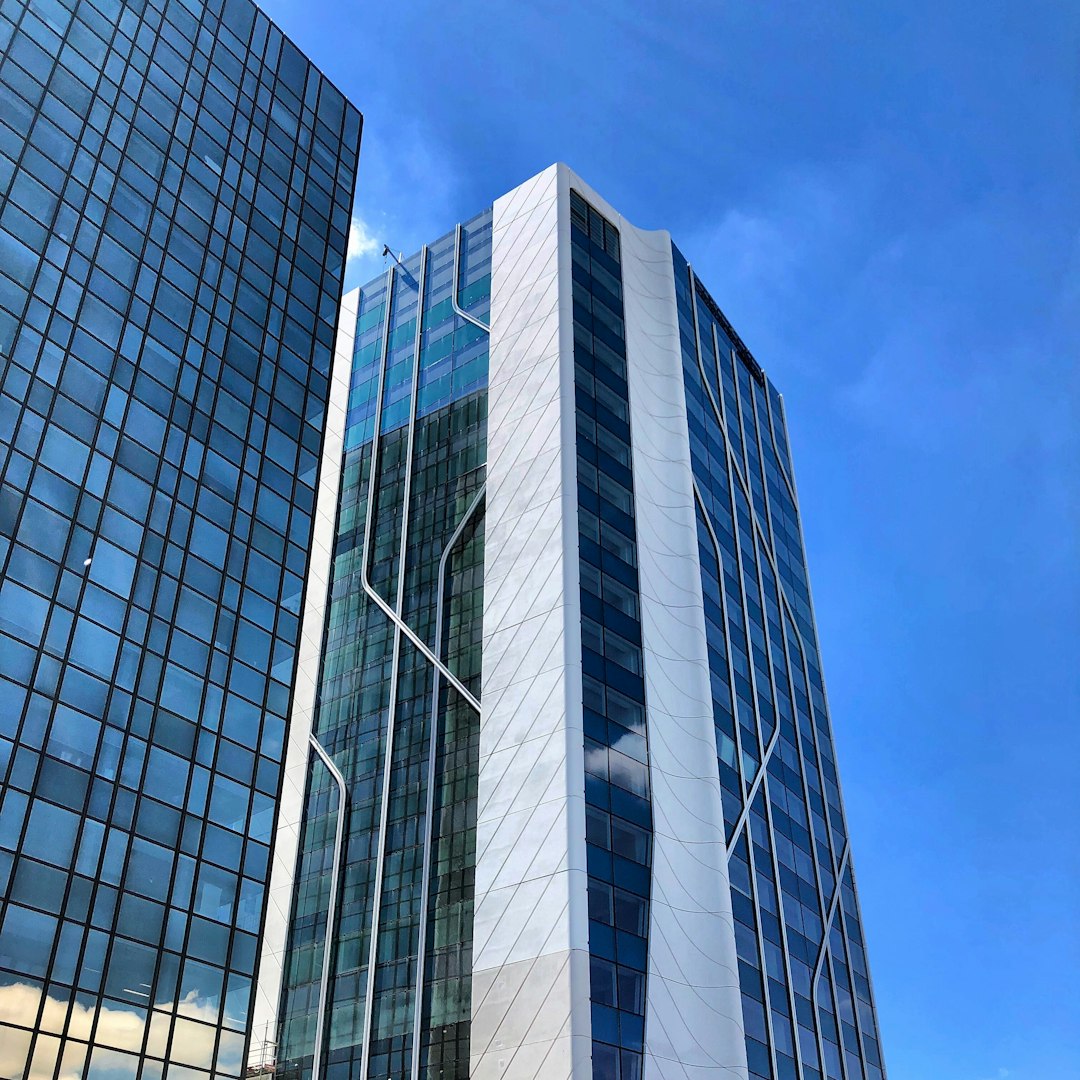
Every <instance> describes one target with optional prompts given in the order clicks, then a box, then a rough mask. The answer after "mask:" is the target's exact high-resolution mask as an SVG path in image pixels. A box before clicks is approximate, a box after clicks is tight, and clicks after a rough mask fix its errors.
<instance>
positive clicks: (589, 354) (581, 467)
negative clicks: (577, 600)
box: [570, 191, 652, 1080]
mask: <svg viewBox="0 0 1080 1080" xmlns="http://www.w3.org/2000/svg"><path fill="white" fill-rule="evenodd" d="M570 250H571V257H572V263H573V271H572V277H573V315H574V387H575V397H576V407H577V479H578V534H579V535H578V554H579V566H580V574H581V664H582V696H583V723H584V731H585V820H586V847H587V859H588V889H589V973H590V996H591V1000H592V1040H593V1077H594V1080H641V1074H642V1054H643V1051H644V1040H645V973H646V971H647V970H648V964H647V959H646V958H647V956H648V945H649V942H648V927H649V892H650V880H651V865H652V863H651V848H652V808H651V804H650V800H649V765H648V761H649V753H648V752H649V747H648V739H647V734H648V733H647V730H646V723H645V679H644V675H643V663H642V653H641V615H640V607H641V599H640V596H639V592H638V573H637V537H636V532H635V528H634V478H633V473H632V468H631V452H630V400H629V389H628V386H627V381H626V377H627V372H626V341H625V336H624V324H623V301H622V279H621V266H620V263H621V259H620V250H619V233H618V231H617V230H616V229H615V228H614V226H612V224H611V223H610V222H609V221H607V220H606V219H605V218H604V217H603V216H602V215H600V214H599V213H598V212H597V211H596V210H595V209H594V208H593V207H591V206H589V205H588V204H587V203H586V202H585V200H584V199H582V198H581V196H580V195H579V194H578V193H577V192H576V191H571V192H570Z"/></svg>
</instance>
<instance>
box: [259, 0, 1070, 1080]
mask: <svg viewBox="0 0 1080 1080" xmlns="http://www.w3.org/2000/svg"><path fill="white" fill-rule="evenodd" d="M264 6H265V8H266V10H267V11H268V13H269V14H270V15H271V16H272V17H274V18H275V19H276V20H277V21H278V22H279V23H280V24H281V25H282V26H283V28H284V29H285V30H286V31H288V32H289V33H290V34H291V35H292V36H293V37H294V38H295V39H296V40H297V42H298V43H299V44H300V45H301V46H302V47H303V48H305V49H306V50H307V51H308V52H309V54H311V55H312V56H313V57H315V58H316V59H317V61H318V62H319V63H320V66H321V67H323V68H324V70H325V71H326V72H327V73H328V74H329V75H330V76H331V77H332V78H333V79H334V80H335V81H336V82H337V83H338V84H339V85H340V86H341V87H342V88H343V89H344V90H345V91H346V92H347V93H348V94H349V95H350V96H351V97H352V98H353V100H354V101H356V102H357V104H358V105H359V106H360V108H361V109H362V110H363V111H364V113H365V118H366V122H365V132H364V146H363V151H362V153H361V167H360V191H359V203H358V213H359V215H360V218H361V221H362V223H363V228H362V229H360V228H358V230H357V234H356V241H357V242H356V250H357V251H358V252H362V251H363V250H364V248H365V244H364V243H363V242H362V241H363V238H364V237H365V236H368V237H370V238H371V241H372V245H371V246H374V245H375V244H376V243H377V248H376V249H375V250H374V251H372V252H370V253H368V254H366V255H361V256H360V257H359V258H357V259H356V260H355V261H354V263H353V265H352V267H351V270H350V284H359V282H360V280H362V279H366V277H368V276H370V274H371V273H372V272H377V271H379V270H380V269H381V268H382V265H383V264H382V260H381V259H380V258H379V257H378V252H379V251H381V248H382V244H383V242H387V243H389V244H390V245H391V246H392V247H393V248H394V249H395V250H403V251H411V250H414V249H416V248H417V247H419V245H420V244H421V243H423V242H424V241H427V240H430V239H433V238H434V237H435V236H437V235H439V234H441V233H443V232H445V231H446V230H447V229H449V228H450V227H451V226H452V225H453V224H454V222H456V221H458V220H459V219H462V218H465V217H468V216H471V215H472V214H474V213H476V212H477V211H478V210H479V209H481V208H482V207H484V206H486V205H489V204H490V203H491V201H492V199H493V198H494V197H496V196H498V195H499V194H501V193H503V192H504V191H506V190H508V189H509V188H511V187H514V186H515V185H517V184H518V183H519V182H521V181H522V180H524V179H525V178H527V177H528V176H531V175H532V174H533V173H536V172H538V171H540V170H541V169H542V168H544V167H545V166H547V165H548V164H550V163H551V162H552V161H555V160H563V161H566V162H568V163H569V164H570V165H572V166H573V167H574V168H575V169H576V170H577V171H578V172H579V173H581V175H582V176H583V177H584V178H585V179H587V180H588V181H589V182H590V183H591V184H592V185H593V186H594V187H595V188H596V189H597V190H598V191H600V192H601V193H602V194H603V195H604V196H605V198H607V199H608V200H609V201H610V202H611V203H612V204H613V205H614V206H616V207H618V208H619V209H620V210H621V211H622V212H623V213H624V214H625V215H626V216H627V217H628V218H630V220H632V221H634V222H635V223H636V224H638V225H640V226H642V227H646V228H660V227H664V228H668V229H670V230H671V232H672V234H673V236H674V237H675V239H676V241H677V243H678V244H679V246H680V248H681V249H682V250H683V252H684V253H685V254H686V255H687V257H688V258H689V259H690V260H691V261H692V262H693V263H694V265H695V268H696V270H697V271H698V273H699V274H700V276H701V277H702V279H703V280H704V281H705V282H706V283H707V285H708V286H709V288H710V291H711V292H712V293H713V295H714V296H715V297H716V299H717V301H718V302H719V303H720V304H721V306H722V307H723V308H724V310H725V312H726V313H727V315H728V316H729V318H730V319H731V320H732V322H733V323H734V324H735V326H736V327H737V328H738V329H739V331H740V333H741V334H742V336H743V338H744V339H745V341H746V342H747V343H748V345H749V346H750V348H751V349H752V350H753V351H754V353H755V355H756V356H757V358H758V359H759V361H760V362H761V363H762V365H763V366H764V367H765V368H766V370H767V371H768V373H769V375H770V376H771V377H772V379H773V380H774V381H775V382H776V384H777V386H778V387H779V388H780V389H781V391H782V392H783V393H784V396H785V401H786V405H787V410H788V417H789V422H790V426H791V434H792V444H793V452H794V455H795V463H796V468H797V471H798V482H799V488H800V496H801V502H802V506H803V511H804V515H805V529H806V536H807V545H808V550H809V559H810V570H811V577H812V581H813V585H814V594H815V603H816V607H817V616H818V622H819V626H820V631H821V637H822V643H823V650H824V654H825V668H826V675H827V678H828V683H829V696H830V703H831V707H832V712H833V718H834V723H835V726H836V738H837V743H838V751H839V757H840V766H841V770H842V776H843V781H844V789H845V797H846V800H847V807H848V814H849V818H850V825H851V832H852V834H853V840H854V850H855V858H856V866H857V869H858V872H859V884H860V890H861V897H862V904H863V911H864V917H865V921H866V924H867V934H868V940H869V945H870V957H871V963H872V966H873V972H874V981H875V988H876V991H877V996H878V1005H879V1010H880V1019H881V1025H882V1030H883V1041H884V1049H885V1053H886V1060H887V1063H888V1065H889V1075H890V1077H891V1080H938V1078H941V1080H1069V1078H1075V1077H1080V1062H1078V1054H1077V1051H1078V1049H1080V993H1078V992H1077V989H1076V977H1077V976H1076V973H1077V971H1078V970H1080V933H1078V931H1077V917H1078V912H1080V842H1078V827H1077V822H1078V821H1080V779H1078V767H1077V762H1078V760H1080V676H1078V672H1080V662H1078V658H1080V575H1078V569H1077V568H1078V566H1080V551H1078V550H1077V548H1078V544H1077V537H1078V532H1080V529H1078V518H1080V514H1078V509H1080V483H1078V479H1077V477H1078V464H1080V446H1078V441H1080V440H1078V436H1077V431H1078V426H1077V425H1078V420H1080V417H1078V415H1077V413H1078V411H1080V410H1078V401H1080V378H1078V374H1077V371H1078V365H1077V362H1076V361H1077V356H1078V352H1080V350H1078V346H1080V243H1078V241H1080V194H1078V193H1080V156H1078V132H1080V116H1078V112H1080V109H1078V105H1077V102H1078V98H1080V93H1078V86H1080V78H1078V71H1080V67H1078V64H1077V59H1076V58H1077V56H1078V55H1080V8H1077V6H1076V5H1074V4H1069V3H1067V2H1064V0H1055V2H1046V0H1025V2H1023V3H1005V2H997V0H990V2H989V3H981V4H975V3H971V4H962V3H956V2H949V0H945V2H942V0H937V2H928V0H906V2H904V3H898V2H895V0H890V2H888V3H873V4H867V3H852V2H849V0H841V2H839V3H834V4H831V5H812V4H808V3H799V4H795V3H786V2H782V0H777V2H773V3H769V4H751V3H747V2H743V3H738V4H736V3H715V2H714V3H704V2H701V3H688V2H685V0H672V2H669V3H667V4H663V5H661V4H650V5H637V4H634V3H628V2H626V0H620V2H615V0H593V2H590V3H586V4H579V5H575V6H573V7H571V6H570V5H562V4H555V3H537V2H535V0H516V2H514V3H512V4H511V3H489V4H476V3H472V2H471V0H461V2H458V3H456V4H446V3H445V2H443V3H431V2H418V0H414V2H412V3H401V4H397V3H380V4H374V3H370V4H369V3H355V2H352V0H346V2H343V0H269V2H267V3H265V4H264Z"/></svg>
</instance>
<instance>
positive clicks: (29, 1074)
mask: <svg viewBox="0 0 1080 1080" xmlns="http://www.w3.org/2000/svg"><path fill="white" fill-rule="evenodd" d="M41 999H42V992H41V990H39V989H38V988H37V987H34V986H27V985H26V984H25V983H13V984H11V985H8V986H0V1023H9V1024H19V1025H23V1026H25V1027H37V1028H38V1029H39V1030H41V1031H46V1032H53V1031H60V1030H62V1029H63V1023H64V1016H65V1013H66V1012H67V1008H68V1006H67V1003H66V1002H62V1001H57V1000H56V999H55V998H53V997H48V996H46V997H45V1001H44V1008H43V1011H42V1014H41V1019H40V1021H38V1020H37V1016H38V1006H39V1004H40V1003H41ZM165 1008H166V1010H168V1011H170V1012H171V1011H173V1010H174V1009H175V1010H176V1011H178V1012H179V1014H180V1015H179V1016H178V1017H177V1018H176V1020H175V1021H174V1023H175V1024H176V1031H177V1033H178V1034H182V1039H181V1047H182V1050H181V1051H177V1053H180V1054H181V1057H182V1060H183V1061H184V1063H186V1064H190V1065H197V1066H200V1067H202V1068H210V1067H211V1066H212V1065H213V1057H214V1040H215V1036H216V1034H217V1018H218V1010H217V1006H216V1005H210V1004H207V1003H205V1002H204V1001H202V1000H201V999H200V998H198V997H196V996H195V995H194V994H189V995H188V996H187V997H186V998H185V999H184V1000H183V1001H181V1002H180V1003H179V1005H178V1007H176V1006H165ZM155 1015H157V1014H155ZM145 1016H146V1010H145V1009H141V1008H133V1009H131V1010H128V1009H115V1008H109V1007H108V1006H101V1007H100V1009H97V1010H95V1009H93V1008H86V1007H85V1006H84V1005H81V1004H79V1003H78V1002H75V1003H74V1004H73V1005H72V1006H71V1015H70V1018H69V1024H68V1033H69V1034H70V1035H74V1036H77V1037H78V1038H81V1039H88V1038H89V1037H90V1032H91V1030H92V1029H93V1024H94V1019H95V1017H96V1018H97V1021H98V1024H97V1029H96V1031H95V1034H94V1045H95V1046H97V1047H101V1048H102V1049H101V1050H99V1056H101V1058H102V1063H103V1065H104V1066H105V1072H106V1074H107V1075H108V1077H109V1080H122V1078H126V1077H130V1078H131V1080H135V1077H136V1075H137V1072H138V1058H137V1057H134V1056H131V1052H132V1051H136V1052H137V1051H138V1050H139V1049H140V1048H141V1047H142V1044H143V1032H144V1030H145V1027H146V1019H145ZM187 1017H192V1018H194V1019H195V1020H197V1021H203V1022H202V1023H190V1022H189V1021H188V1020H187V1019H186V1018H187ZM208 1025H213V1026H208ZM159 1033H160V1034H161V1035H162V1036H164V1035H167V1034H168V1027H167V1020H166V1026H165V1027H164V1028H161V1027H160V1026H159V1025H155V1026H154V1028H153V1029H152V1030H151V1044H152V1049H156V1048H157V1044H158V1043H160V1052H163V1051H164V1048H165V1045H164V1038H158V1039H155V1036H156V1035H158V1034H159ZM27 1034H29V1033H27ZM239 1045H242V1037H241V1036H239V1035H238V1034H233V1033H227V1034H226V1037H225V1039H224V1040H223V1047H222V1052H221V1054H219V1059H221V1060H219V1062H218V1067H219V1069H221V1068H226V1069H228V1070H229V1071H230V1072H232V1073H234V1074H235V1073H238V1072H239V1071H240V1064H241V1062H240V1057H239ZM29 1048H30V1041H29V1038H26V1039H21V1038H19V1037H18V1035H17V1034H15V1033H14V1029H6V1030H5V1031H4V1033H3V1036H2V1037H0V1076H25V1077H26V1078H27V1080H45V1077H46V1076H48V1077H51V1076H52V1070H53V1063H51V1062H50V1063H48V1064H47V1066H46V1067H45V1071H44V1072H43V1071H41V1067H39V1063H38V1062H37V1061H35V1062H34V1064H33V1067H28V1063H27V1060H26V1055H27V1052H28V1051H29ZM105 1048H115V1049H105ZM119 1051H127V1052H128V1053H127V1054H125V1053H122V1052H119ZM226 1058H227V1060H225V1059H226ZM96 1060H97V1059H95V1061H96ZM81 1075H83V1073H82V1070H79V1069H76V1070H75V1071H74V1072H64V1073H63V1074H62V1075H61V1077H60V1080H79V1077H80V1076H81ZM223 1075H224V1074H223Z"/></svg>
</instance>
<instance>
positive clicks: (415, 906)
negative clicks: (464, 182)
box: [278, 211, 491, 1080]
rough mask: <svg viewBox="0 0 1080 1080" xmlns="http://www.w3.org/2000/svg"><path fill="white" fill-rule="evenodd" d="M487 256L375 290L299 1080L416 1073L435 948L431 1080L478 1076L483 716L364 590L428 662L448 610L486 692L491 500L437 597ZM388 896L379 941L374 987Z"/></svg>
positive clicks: (353, 417)
mask: <svg viewBox="0 0 1080 1080" xmlns="http://www.w3.org/2000/svg"><path fill="white" fill-rule="evenodd" d="M490 252H491V213H490V211H488V212H486V213H484V214H481V215H479V216H478V217H477V218H474V219H473V220H472V221H470V222H468V223H466V224H465V225H463V226H462V227H461V230H460V239H459V238H458V235H457V233H456V232H455V233H450V234H448V235H447V236H445V237H443V238H442V239H440V240H439V241H437V242H436V243H434V244H432V245H430V246H429V247H427V248H425V249H424V250H423V251H422V252H421V253H420V254H418V255H416V256H414V257H412V258H410V259H407V260H405V261H404V263H403V264H402V265H401V266H400V267H399V266H397V265H395V266H393V267H391V268H390V270H389V272H388V273H387V275H385V276H384V277H383V278H381V279H379V280H378V281H376V282H373V283H372V284H371V285H369V286H366V287H364V288H363V289H362V290H361V293H360V302H359V313H358V321H357V336H356V341H355V351H354V359H353V368H352V374H351V393H350V399H349V406H348V416H347V426H346V434H345V457H344V462H343V469H344V474H343V484H342V489H341V495H340V503H339V509H338V524H337V541H336V546H335V550H334V561H333V570H332V575H331V587H330V588H331V596H330V607H329V615H328V623H327V637H326V643H325V649H324V657H323V662H322V663H323V667H322V673H321V676H320V690H319V701H318V707H317V715H316V723H315V731H316V735H317V737H318V738H319V740H320V742H321V743H322V745H323V746H324V748H325V749H326V750H327V752H328V753H330V754H331V755H332V756H333V757H334V759H335V762H336V763H337V765H338V767H339V768H340V769H341V771H342V773H343V774H344V776H345V778H346V783H347V787H348V795H349V803H348V815H349V816H348V829H347V841H346V848H345V851H344V853H343V865H344V871H343V876H344V882H343V891H342V895H341V896H340V898H339V899H340V905H339V908H338V911H339V922H338V925H337V926H336V927H333V928H331V929H330V937H331V940H332V942H333V943H334V947H333V950H332V951H333V972H332V983H331V994H330V1004H329V1008H328V1015H327V1017H326V1025H325V1030H323V1031H319V1030H317V1025H318V1016H317V1009H316V1005H317V1001H318V988H319V979H320V977H321V972H322V960H323V947H324V942H325V940H326V934H327V927H326V914H327V909H328V902H329V885H330V883H329V880H328V870H329V867H330V865H331V862H332V858H333V840H334V830H335V825H336V820H337V819H336V813H337V804H336V793H335V789H334V787H333V785H332V784H331V782H330V779H329V777H328V775H327V774H326V770H325V769H324V768H323V767H322V766H321V765H315V766H313V769H312V776H311V779H310V786H309V792H308V799H307V808H306V811H305V817H304V826H303V833H302V838H301V858H300V862H299V866H298V874H297V892H296V899H295V905H294V911H293V918H292V930H291V938H290V946H289V955H288V961H287V967H286V985H285V990H284V996H283V1002H282V1006H283V1007H282V1030H281V1037H280V1052H279V1058H278V1059H279V1062H281V1065H282V1068H293V1069H296V1070H297V1075H299V1076H304V1077H306V1076H310V1073H311V1067H312V1054H313V1051H314V1045H315V1039H316V1038H322V1039H323V1040H324V1042H323V1046H324V1050H325V1057H324V1059H323V1060H324V1062H325V1065H326V1074H325V1075H326V1076H327V1077H353V1076H356V1075H358V1070H359V1069H360V1068H361V1064H362V1061H363V1058H364V1054H365V1041H366V1042H367V1048H366V1053H367V1055H368V1075H369V1076H370V1077H372V1078H375V1077H378V1078H379V1080H385V1078H394V1080H397V1078H404V1077H408V1076H410V1075H411V1066H412V1058H413V1037H414V1028H415V1027H416V1019H417V1018H416V1010H415V997H416V985H417V981H418V978H417V977H418V965H419V964H420V962H421V960H420V957H421V937H423V963H424V968H423V972H422V973H421V974H422V985H423V1001H422V1003H421V1013H420V1021H421V1022H420V1025H419V1028H420V1032H421V1043H420V1048H419V1065H420V1076H421V1077H425V1078H426V1077H432V1078H439V1080H454V1078H460V1080H465V1078H466V1077H467V1076H468V1067H469V1037H468V1036H469V1021H470V994H471V966H472V965H471V945H472V903H473V877H474V866H475V815H476V805H475V801H476V779H477V772H478V737H479V718H478V717H477V715H476V713H475V711H474V709H473V708H472V707H471V706H470V705H469V704H468V703H467V701H466V700H465V699H464V698H463V697H462V696H461V695H460V694H459V693H458V691H457V690H456V689H454V688H453V687H452V686H451V685H449V684H448V682H447V680H446V679H445V678H442V677H440V679H439V686H438V690H437V696H436V697H435V698H434V701H433V694H435V687H434V685H433V671H434V669H433V665H432V664H431V663H430V662H429V661H428V660H427V658H426V657H425V656H424V655H423V654H422V653H421V652H420V650H419V649H417V648H416V647H415V645H414V644H412V643H411V642H410V641H409V639H408V637H407V636H405V635H401V634H397V635H395V628H394V625H393V623H392V622H391V620H390V619H388V618H387V616H386V615H385V614H384V612H383V611H382V610H381V609H380V608H379V607H378V606H377V605H376V604H375V603H374V602H372V601H371V600H370V598H369V596H368V594H367V593H366V592H365V588H364V574H365V572H366V573H367V576H368V581H369V582H370V585H371V587H372V588H374V589H375V590H376V591H377V593H378V595H379V596H381V597H383V599H384V600H385V602H386V603H387V604H389V606H390V607H391V608H392V609H394V610H395V611H396V612H398V613H399V614H400V616H401V618H402V620H403V622H404V623H405V624H406V625H407V626H408V627H410V628H411V629H412V630H413V631H414V632H415V633H416V634H417V635H418V636H419V637H420V639H421V640H423V641H424V642H425V643H427V644H428V646H429V647H431V648H432V649H434V648H435V646H436V632H437V625H438V623H439V615H440V614H441V630H440V631H439V634H438V636H439V652H440V656H441V659H442V660H443V662H444V663H445V664H446V665H447V667H448V669H449V670H450V671H451V672H452V673H453V674H454V675H455V676H456V677H457V678H458V679H459V680H460V681H461V682H462V683H463V684H464V685H465V686H466V687H467V688H468V689H469V690H470V692H471V693H472V694H473V695H475V696H478V695H479V690H480V643H481V633H482V623H481V620H482V586H483V512H482V504H477V507H476V510H475V512H474V513H473V515H472V516H471V517H470V518H469V519H468V521H466V522H464V525H463V527H462V529H461V531H460V533H459V534H458V535H457V537H456V539H455V540H454V543H453V545H452V546H451V548H450V551H449V554H448V555H447V558H446V564H445V576H444V581H443V593H442V598H441V603H440V597H439V593H438V585H439V578H438V570H439V565H440V561H441V560H442V558H443V554H444V551H445V550H446V548H447V545H448V544H449V543H450V541H451V539H452V538H453V537H454V534H455V531H456V530H457V529H458V526H459V525H462V523H463V515H464V514H465V512H466V510H467V509H468V508H469V507H470V506H471V505H472V504H473V502H474V499H475V498H476V496H477V494H478V493H479V491H480V488H481V486H482V484H483V481H484V474H485V470H484V463H485V456H486V444H487V440H486V421H487V409H486V404H487V397H486V382H487V356H488V354H487V333H486V332H485V331H484V330H483V329H482V327H481V326H477V325H475V324H473V323H471V322H469V321H468V320H466V319H464V318H462V317H461V315H460V314H458V313H456V312H455V310H454V301H455V298H456V299H457V303H458V307H459V308H460V309H462V310H464V311H466V312H467V313H468V314H470V315H471V316H473V318H475V319H476V320H477V321H478V322H480V323H481V324H483V323H485V322H486V319H487V317H488V304H489V299H490V280H491V278H490ZM455 265H456V268H457V272H456V275H455ZM418 312H419V317H418ZM414 382H415V388H414ZM380 385H381V386H382V396H381V399H380V398H379V387H380ZM376 425H377V426H378V429H379V431H380V438H379V440H378V451H377V454H376V478H375V479H376V483H375V484H374V485H372V483H371V461H372V447H373V441H374V440H373V435H374V432H375V430H376ZM372 496H374V500H373V501H371V500H372ZM369 502H371V514H370V521H369V514H368V506H369ZM403 514H404V515H405V519H404V532H405V545H404V556H403V555H402V543H401V537H402V527H403ZM365 568H366V569H365ZM399 585H400V589H399ZM395 636H397V638H398V640H397V641H395ZM433 704H434V709H433ZM391 705H392V712H391ZM433 724H434V729H433V727H432V725H433ZM388 735H390V736H391V738H392V740H393V742H392V746H391V747H390V748H389V765H390V767H389V771H387V769H386V767H385V766H386V761H387V752H388V746H387V737H388ZM433 748H434V782H435V790H434V792H433V798H432V814H431V817H430V819H429V818H428V813H427V803H428V785H429V781H430V776H429V771H430V770H429V764H430V761H431V754H432V749H433ZM384 802H385V807H384ZM384 811H385V830H384V829H383V820H384ZM425 850H428V851H429V853H430V857H429V859H428V865H429V867H430V881H429V885H428V890H427V904H426V910H425V909H424V907H423V900H424V894H423V870H424V853H425ZM376 896H377V897H378V908H379V917H378V935H377V942H376V946H375V954H374V959H375V969H374V973H373V975H371V976H370V977H369V971H370V961H371V956H372V953H371V949H372V934H371V930H372V925H373V922H374V911H375V901H376ZM422 926H423V933H422ZM369 985H373V991H374V992H373V995H372V1000H371V1003H370V1006H369V1004H368V987H369ZM369 1018H370V1019H369ZM369 1023H370V1028H369V1027H368V1025H369Z"/></svg>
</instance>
